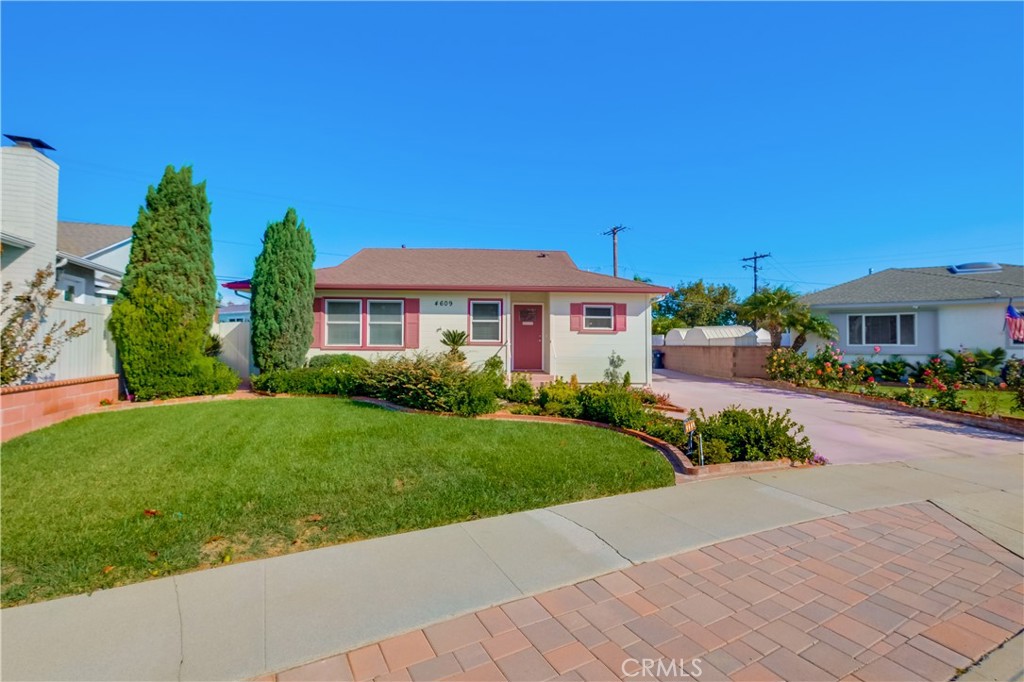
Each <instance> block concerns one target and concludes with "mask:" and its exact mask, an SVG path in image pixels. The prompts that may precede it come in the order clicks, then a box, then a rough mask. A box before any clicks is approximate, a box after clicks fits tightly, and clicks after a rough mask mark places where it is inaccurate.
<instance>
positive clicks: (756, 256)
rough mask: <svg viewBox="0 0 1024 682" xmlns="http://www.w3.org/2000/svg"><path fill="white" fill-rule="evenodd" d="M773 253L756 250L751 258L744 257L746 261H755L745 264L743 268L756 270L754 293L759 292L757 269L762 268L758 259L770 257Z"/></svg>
mask: <svg viewBox="0 0 1024 682" xmlns="http://www.w3.org/2000/svg"><path fill="white" fill-rule="evenodd" d="M771 255H772V254H770V253H758V252H757V251H755V252H754V255H753V256H750V257H749V258H744V259H743V260H744V262H746V261H754V264H753V265H744V266H743V269H744V270H746V269H751V270H753V271H754V293H755V294H756V293H757V271H758V270H759V269H760V268H759V266H758V265H757V261H759V260H761V259H762V258H768V257H769V256H771Z"/></svg>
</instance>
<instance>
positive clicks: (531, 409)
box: [509, 405, 541, 415]
mask: <svg viewBox="0 0 1024 682" xmlns="http://www.w3.org/2000/svg"><path fill="white" fill-rule="evenodd" d="M540 411H541V410H540V405H513V406H512V408H511V409H509V412H511V413H512V414H530V415H536V414H540Z"/></svg>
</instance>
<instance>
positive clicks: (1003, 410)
mask: <svg viewBox="0 0 1024 682" xmlns="http://www.w3.org/2000/svg"><path fill="white" fill-rule="evenodd" d="M878 388H879V389H881V391H882V393H884V394H887V395H891V394H893V393H902V392H903V391H904V390H906V389H905V387H896V386H879V387H878ZM914 390H915V391H920V392H921V393H922V394H924V395H927V396H929V397H931V396H932V395H934V394H935V391H933V390H932V389H930V388H915V389H914ZM960 395H961V397H962V399H963V400H966V401H967V405H966V407H967V411H968V412H975V413H979V414H980V413H982V412H984V411H983V410H981V409H980V403H981V402H982V401H984V400H995V405H994V406H995V410H996V414H1001V415H1006V416H1009V417H1024V412H1014V411H1013V391H984V390H980V389H970V390H962V391H960Z"/></svg>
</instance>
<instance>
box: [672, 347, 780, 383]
mask: <svg viewBox="0 0 1024 682" xmlns="http://www.w3.org/2000/svg"><path fill="white" fill-rule="evenodd" d="M654 350H656V351H658V350H660V351H664V353H665V369H671V370H674V371H676V372H682V373H684V374H696V375H698V376H705V377H717V378H719V379H734V378H736V377H750V378H755V379H767V378H768V374H767V373H766V372H765V371H764V363H765V360H767V359H768V354H769V353H771V352H772V349H771V348H770V347H768V346H656V347H655V348H654Z"/></svg>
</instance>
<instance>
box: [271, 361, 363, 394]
mask: <svg viewBox="0 0 1024 682" xmlns="http://www.w3.org/2000/svg"><path fill="white" fill-rule="evenodd" d="M359 383H360V382H359V377H358V374H357V373H356V372H353V371H351V370H349V369H346V368H345V367H343V366H341V365H326V366H320V367H299V368H297V369H282V370H277V371H272V372H264V373H262V374H257V375H255V376H253V377H252V387H253V388H254V389H256V390H257V391H266V392H267V393H294V394H296V395H352V394H354V393H355V392H357V389H358V388H359Z"/></svg>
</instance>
